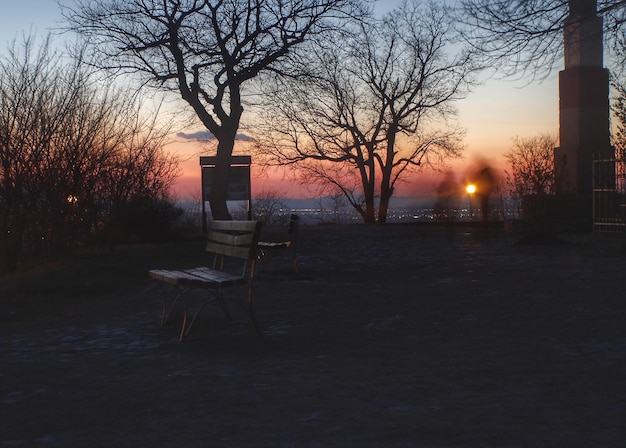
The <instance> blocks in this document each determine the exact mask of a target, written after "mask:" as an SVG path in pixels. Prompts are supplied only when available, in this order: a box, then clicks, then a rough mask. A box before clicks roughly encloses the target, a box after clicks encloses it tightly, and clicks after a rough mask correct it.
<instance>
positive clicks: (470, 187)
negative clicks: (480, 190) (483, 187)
mask: <svg viewBox="0 0 626 448" xmlns="http://www.w3.org/2000/svg"><path fill="white" fill-rule="evenodd" d="M465 191H467V192H468V193H469V194H474V193H476V185H474V184H469V185H468V186H467V187H465Z"/></svg>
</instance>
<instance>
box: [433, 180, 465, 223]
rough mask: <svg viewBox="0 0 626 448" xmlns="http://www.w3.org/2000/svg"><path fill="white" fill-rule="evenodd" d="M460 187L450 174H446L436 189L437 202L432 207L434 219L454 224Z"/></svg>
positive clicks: (459, 199)
mask: <svg viewBox="0 0 626 448" xmlns="http://www.w3.org/2000/svg"><path fill="white" fill-rule="evenodd" d="M460 191H461V190H460V187H459V184H458V183H457V181H456V179H455V178H454V175H453V174H452V173H446V176H445V178H444V180H442V181H441V183H440V184H439V186H438V187H437V202H436V203H435V206H434V210H433V211H434V214H435V217H436V218H437V219H438V220H440V221H443V222H454V221H456V216H457V213H458V210H459V206H460V202H461V195H460Z"/></svg>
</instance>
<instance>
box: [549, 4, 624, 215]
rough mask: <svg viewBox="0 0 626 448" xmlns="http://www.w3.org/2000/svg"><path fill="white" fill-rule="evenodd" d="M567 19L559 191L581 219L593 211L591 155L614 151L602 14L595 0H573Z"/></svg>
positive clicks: (557, 167)
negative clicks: (597, 9) (600, 15)
mask: <svg viewBox="0 0 626 448" xmlns="http://www.w3.org/2000/svg"><path fill="white" fill-rule="evenodd" d="M569 7H570V15H569V17H568V18H567V19H566V21H565V30H564V56H565V68H564V70H562V71H561V72H560V73H559V140H560V142H559V145H560V146H559V147H558V148H555V150H554V164H555V171H556V189H557V194H559V195H561V196H562V197H563V198H564V200H565V201H564V202H566V203H567V207H568V208H569V209H571V212H572V213H573V214H574V215H575V218H576V219H578V220H579V221H584V222H586V223H588V224H590V223H591V220H592V216H593V211H592V209H593V160H594V158H595V157H598V156H602V157H606V156H608V155H610V154H611V153H612V148H611V146H610V133H609V129H610V124H609V72H608V70H606V69H605V68H604V67H603V44H602V19H601V18H600V17H597V16H596V1H595V0H570V2H569Z"/></svg>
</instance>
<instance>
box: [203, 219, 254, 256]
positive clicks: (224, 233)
mask: <svg viewBox="0 0 626 448" xmlns="http://www.w3.org/2000/svg"><path fill="white" fill-rule="evenodd" d="M260 235H261V222H260V221H220V220H215V221H211V223H210V224H209V229H208V234H207V246H206V250H207V252H210V253H213V254H216V255H222V256H226V257H235V258H241V259H245V260H254V259H255V258H256V257H257V255H258V254H257V243H258V242H259V236H260Z"/></svg>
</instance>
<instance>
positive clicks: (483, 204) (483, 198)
mask: <svg viewBox="0 0 626 448" xmlns="http://www.w3.org/2000/svg"><path fill="white" fill-rule="evenodd" d="M473 179H474V181H473V183H474V185H476V193H475V194H476V197H477V198H478V204H479V206H480V212H481V215H482V220H483V223H485V224H486V223H487V222H488V221H489V201H490V199H491V195H492V194H493V191H494V190H495V188H496V177H495V175H494V174H493V169H492V168H491V167H490V166H489V165H485V166H483V167H481V168H479V169H478V171H477V172H476V174H474V176H473Z"/></svg>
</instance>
